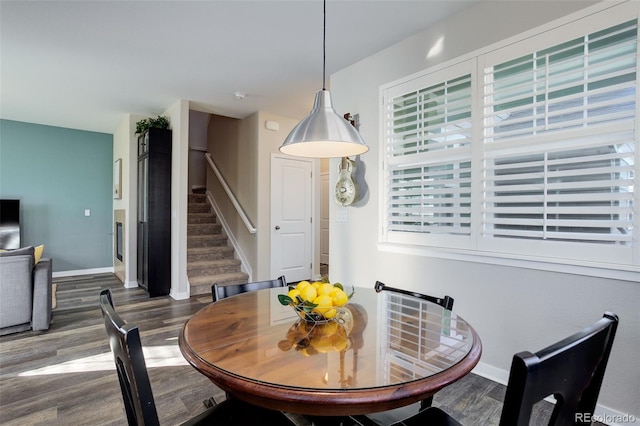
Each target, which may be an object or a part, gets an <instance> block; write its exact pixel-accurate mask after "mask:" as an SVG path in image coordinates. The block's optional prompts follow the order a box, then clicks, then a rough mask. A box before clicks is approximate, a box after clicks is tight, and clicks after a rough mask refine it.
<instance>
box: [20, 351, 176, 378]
mask: <svg viewBox="0 0 640 426" xmlns="http://www.w3.org/2000/svg"><path fill="white" fill-rule="evenodd" d="M142 352H143V353H144V359H145V362H146V364H147V368H158V367H176V366H181V365H189V364H187V361H186V360H185V359H184V357H183V356H182V354H181V353H180V349H179V348H178V346H177V345H166V346H149V347H143V348H142ZM107 370H115V363H114V361H113V355H112V353H111V352H107V353H103V354H98V355H91V356H88V357H84V358H79V359H74V360H71V361H66V362H62V363H60V364H55V365H49V366H46V367H42V368H36V369H34V370H29V371H24V372H22V373H18V374H17V376H18V377H28V376H43V375H50V374H65V373H86V372H90V371H107Z"/></svg>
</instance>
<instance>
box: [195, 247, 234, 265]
mask: <svg viewBox="0 0 640 426" xmlns="http://www.w3.org/2000/svg"><path fill="white" fill-rule="evenodd" d="M233 254H234V250H233V247H231V246H212V247H191V248H188V249H187V262H198V261H203V260H216V259H229V258H233Z"/></svg>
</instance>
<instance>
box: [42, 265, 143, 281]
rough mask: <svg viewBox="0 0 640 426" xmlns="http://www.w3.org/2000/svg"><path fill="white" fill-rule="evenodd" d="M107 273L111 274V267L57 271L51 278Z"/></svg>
mask: <svg viewBox="0 0 640 426" xmlns="http://www.w3.org/2000/svg"><path fill="white" fill-rule="evenodd" d="M109 272H111V273H113V267H110V268H95V269H78V270H75V271H58V272H53V273H52V276H53V278H59V277H74V276H76V275H91V274H108V273H109ZM136 285H137V284H136Z"/></svg>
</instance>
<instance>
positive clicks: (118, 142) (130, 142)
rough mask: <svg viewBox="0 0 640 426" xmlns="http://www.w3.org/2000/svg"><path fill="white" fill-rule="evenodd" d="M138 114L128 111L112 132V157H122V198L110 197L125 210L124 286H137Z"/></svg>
mask: <svg viewBox="0 0 640 426" xmlns="http://www.w3.org/2000/svg"><path fill="white" fill-rule="evenodd" d="M143 118H146V117H143V116H141V115H134V114H127V116H126V117H125V119H124V120H122V122H121V123H120V125H119V126H118V128H117V129H116V131H115V133H114V134H113V159H114V161H115V160H117V159H118V158H121V159H122V198H121V199H119V200H113V209H114V210H119V209H123V210H125V222H126V225H125V235H124V244H125V246H124V255H125V281H124V286H125V287H137V286H138V277H137V274H138V272H137V258H136V253H137V251H138V249H137V241H138V234H137V226H138V221H137V197H138V186H137V175H138V145H137V139H136V136H135V131H136V122H138V121H139V120H142V119H143Z"/></svg>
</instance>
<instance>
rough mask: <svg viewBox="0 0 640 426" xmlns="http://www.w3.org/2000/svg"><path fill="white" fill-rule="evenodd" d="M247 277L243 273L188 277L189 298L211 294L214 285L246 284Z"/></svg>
mask: <svg viewBox="0 0 640 426" xmlns="http://www.w3.org/2000/svg"><path fill="white" fill-rule="evenodd" d="M248 280H249V275H248V274H245V273H244V272H233V273H227V274H217V275H208V276H201V277H193V278H191V277H189V284H190V285H191V296H197V295H200V294H211V286H212V285H213V284H214V283H217V284H219V285H231V284H243V283H247V282H248Z"/></svg>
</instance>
